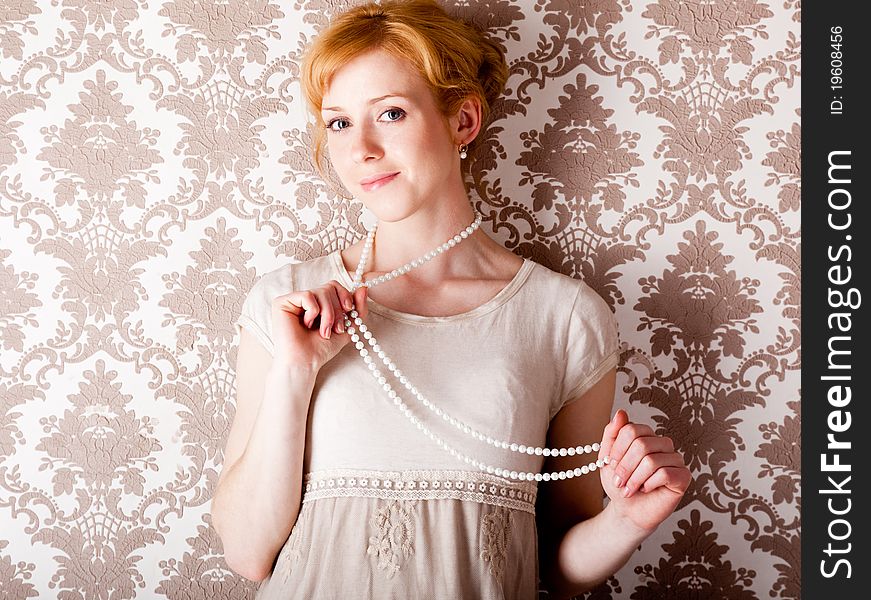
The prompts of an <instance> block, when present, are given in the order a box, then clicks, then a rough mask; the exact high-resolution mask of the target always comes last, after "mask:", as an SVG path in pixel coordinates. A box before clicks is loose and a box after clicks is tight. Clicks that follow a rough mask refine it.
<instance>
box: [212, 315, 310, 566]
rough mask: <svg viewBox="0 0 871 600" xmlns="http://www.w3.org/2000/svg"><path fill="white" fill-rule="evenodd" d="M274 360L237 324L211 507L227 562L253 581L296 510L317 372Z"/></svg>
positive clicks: (276, 549) (271, 559) (286, 532)
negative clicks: (232, 391) (220, 464)
mask: <svg viewBox="0 0 871 600" xmlns="http://www.w3.org/2000/svg"><path fill="white" fill-rule="evenodd" d="M272 363H273V361H272V356H271V355H270V354H269V352H268V351H267V350H266V349H265V348H263V346H261V345H260V343H259V342H257V340H256V339H255V338H254V337H253V336H252V335H251V334H250V333H249V332H247V331H246V330H245V328H244V327H243V328H242V340H241V342H240V344H239V353H238V358H237V367H236V384H237V390H236V398H237V402H236V416H235V417H234V419H233V426H232V429H231V431H230V436H229V439H228V441H227V447H226V450H225V453H224V468H223V470H222V471H221V476H220V478H219V479H218V484H217V486H216V489H215V493H214V496H213V497H212V507H211V514H212V525H213V527H214V528H215V531H217V533H218V536H219V537H220V538H221V541H222V542H223V545H224V559H225V561H226V562H227V565H228V566H229V567H230V568H231V569H232V570H233V571H235V572H236V573H238V574H240V575H242V576H243V577H245V578H247V579H251V580H253V581H260V580H262V579H264V578H265V577H266V576H267V575H269V573H270V571H271V569H272V564H273V562H274V561H275V557H276V556H277V555H278V553H279V551H280V550H281V546H282V545H283V544H284V542H285V541H286V540H287V537H288V535H290V531H291V529H292V528H293V525H294V523H295V522H296V518H297V515H298V514H299V508H300V501H301V497H302V467H303V456H304V451H305V434H306V421H307V418H308V414H307V413H308V410H307V407H308V405H309V400H310V399H311V395H312V391H313V389H314V383H315V377H316V376H317V371H311V370H308V369H291V368H274V367H273V366H272Z"/></svg>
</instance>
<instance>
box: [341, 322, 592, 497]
mask: <svg viewBox="0 0 871 600" xmlns="http://www.w3.org/2000/svg"><path fill="white" fill-rule="evenodd" d="M350 314H351V316H352V317H354V323H353V324H352V323H351V320H350V319H348V318H347V317H345V328H346V330H347V332H348V334H349V335H350V336H351V340H352V341H354V344H355V347H356V348H357V350H358V351H359V352H360V356H362V357H363V362H365V363H366V365H367V366H368V368H369V371H371V372H372V376H373V377H374V378H375V379H376V380H377V381H378V383H379V384H381V386H382V387H383V388H384V390H385V391H386V392H387V396H388V397H389V398H390V399H391V400H393V404H394V405H395V406H396V407H398V409H399V410H400V412H402V414H404V415H405V416H406V418H408V419H409V420H410V421H411V423H412V424H413V425H415V426H416V427H417V428H418V429H420V430H421V431H422V432H423V433H424V434H425V435H426V436H427V437H429V438H430V439H432V440H433V441H434V442H436V444H438V446H439V447H440V448H444V449H445V450H447V451H448V452H450V454H451V455H452V456H455V457H457V458H459V459H461V460H463V461H464V462H465V463H466V464H470V465H472V466H474V467H476V468H478V469H480V470H482V471H486V472H487V473H489V474H491V475H496V476H499V477H507V478H509V479H520V480H526V481H551V480H555V479H571V478H573V477H579V476H581V475H586V474H587V473H590V472H592V471H595V470H596V469H601V468H602V467H603V466H605V465H606V464H608V459H607V457H606V458H604V459H602V458H600V459H598V460H597V461H595V462H591V463H589V464H587V465H584V466H583V467H578V468H575V469H568V470H566V471H553V472H551V473H533V472H529V471H509V470H508V469H502V468H500V467H493V466H492V465H487V464H485V463H482V462H480V461H477V460H475V459H473V458H471V457H469V456H466V455H465V454H463V453H462V452H460V451H458V450H457V449H455V448H453V447H452V446H450V445H449V444H447V443H446V442H445V441H444V440H442V439H441V438H440V437H438V436H437V435H436V434H434V433H433V432H432V431H430V430H429V428H427V427H426V425H424V424H423V422H421V421H420V419H418V418H417V417H416V416H414V415H413V414H412V412H411V409H410V408H409V407H408V405H407V404H405V402H403V401H402V398H400V397H399V395H398V394H397V393H396V391H394V389H393V387H392V386H391V385H390V383H389V382H388V381H387V378H386V377H384V375H383V374H382V373H381V371H379V370H378V367H377V365H376V364H375V363H374V362H373V360H372V358H371V357H370V356H369V352H368V350H366V349H365V347H364V346H365V344H363V342H362V341H360V338H359V336H357V335H356V333H357V330H356V328H355V327H354V324H356V325H357V326H358V327H359V328H360V330H361V332H363V333H364V334H365V333H369V338H367V339H371V338H372V334H371V332H369V331H368V330H364V328H365V327H366V326H365V324H364V323H363V320H362V319H361V318H360V316H359V314H358V313H357V311H356V310H352V311H351V313H350ZM355 337H356V340H355ZM376 343H377V342H376ZM382 360H383V357H382ZM388 368H389V367H388ZM394 370H395V369H394ZM430 404H431V403H430ZM470 430H471V428H470ZM596 446H598V444H596ZM500 447H501V445H500ZM591 448H592V446H591ZM509 449H511V445H509ZM540 450H542V454H543V453H544V450H545V449H544V448H540ZM564 450H566V454H568V449H564ZM597 450H598V447H597Z"/></svg>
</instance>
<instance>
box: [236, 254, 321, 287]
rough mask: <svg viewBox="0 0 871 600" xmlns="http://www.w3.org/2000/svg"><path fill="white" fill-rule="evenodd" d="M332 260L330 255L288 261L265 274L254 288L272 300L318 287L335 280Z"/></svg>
mask: <svg viewBox="0 0 871 600" xmlns="http://www.w3.org/2000/svg"><path fill="white" fill-rule="evenodd" d="M331 260H332V256H331V255H330V254H324V255H322V256H316V257H312V258H305V259H303V260H299V259H296V260H291V261H287V262H285V263H283V264H281V265H279V266H277V267H275V268H272V269H270V270H268V271H266V272H265V273H263V274H262V275H261V276H260V278H259V279H258V280H257V283H255V284H254V287H255V288H257V290H258V292H259V293H260V294H261V295H262V296H268V297H270V298H274V297H276V296H280V295H282V294H287V293H289V292H292V291H296V290H307V289H311V288H314V287H317V286H319V285H322V284H323V283H325V282H326V281H328V280H330V279H334V278H335V274H334V273H333V269H332V262H331ZM252 290H253V288H252Z"/></svg>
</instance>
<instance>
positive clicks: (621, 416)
mask: <svg viewBox="0 0 871 600" xmlns="http://www.w3.org/2000/svg"><path fill="white" fill-rule="evenodd" d="M628 421H629V415H628V414H627V413H626V411H625V410H623V409H622V408H621V409H620V410H618V411H617V412H616V413H615V414H614V416H613V417H612V418H611V422H610V423H608V424H607V425H606V426H605V431H604V432H603V433H602V441H601V442H600V443H599V456H598V458H605V457H606V456H609V453H610V452H611V447H612V446H613V445H614V440H615V439H616V437H617V432H618V431H619V430H620V428H621V427H623V425H624V424H626V423H627V422H628Z"/></svg>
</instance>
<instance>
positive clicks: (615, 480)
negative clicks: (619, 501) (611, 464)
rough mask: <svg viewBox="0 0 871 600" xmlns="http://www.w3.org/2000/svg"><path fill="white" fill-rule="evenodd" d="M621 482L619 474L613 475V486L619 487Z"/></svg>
mask: <svg viewBox="0 0 871 600" xmlns="http://www.w3.org/2000/svg"><path fill="white" fill-rule="evenodd" d="M621 483H623V480H622V479H620V476H619V475H614V487H620V484H621Z"/></svg>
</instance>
